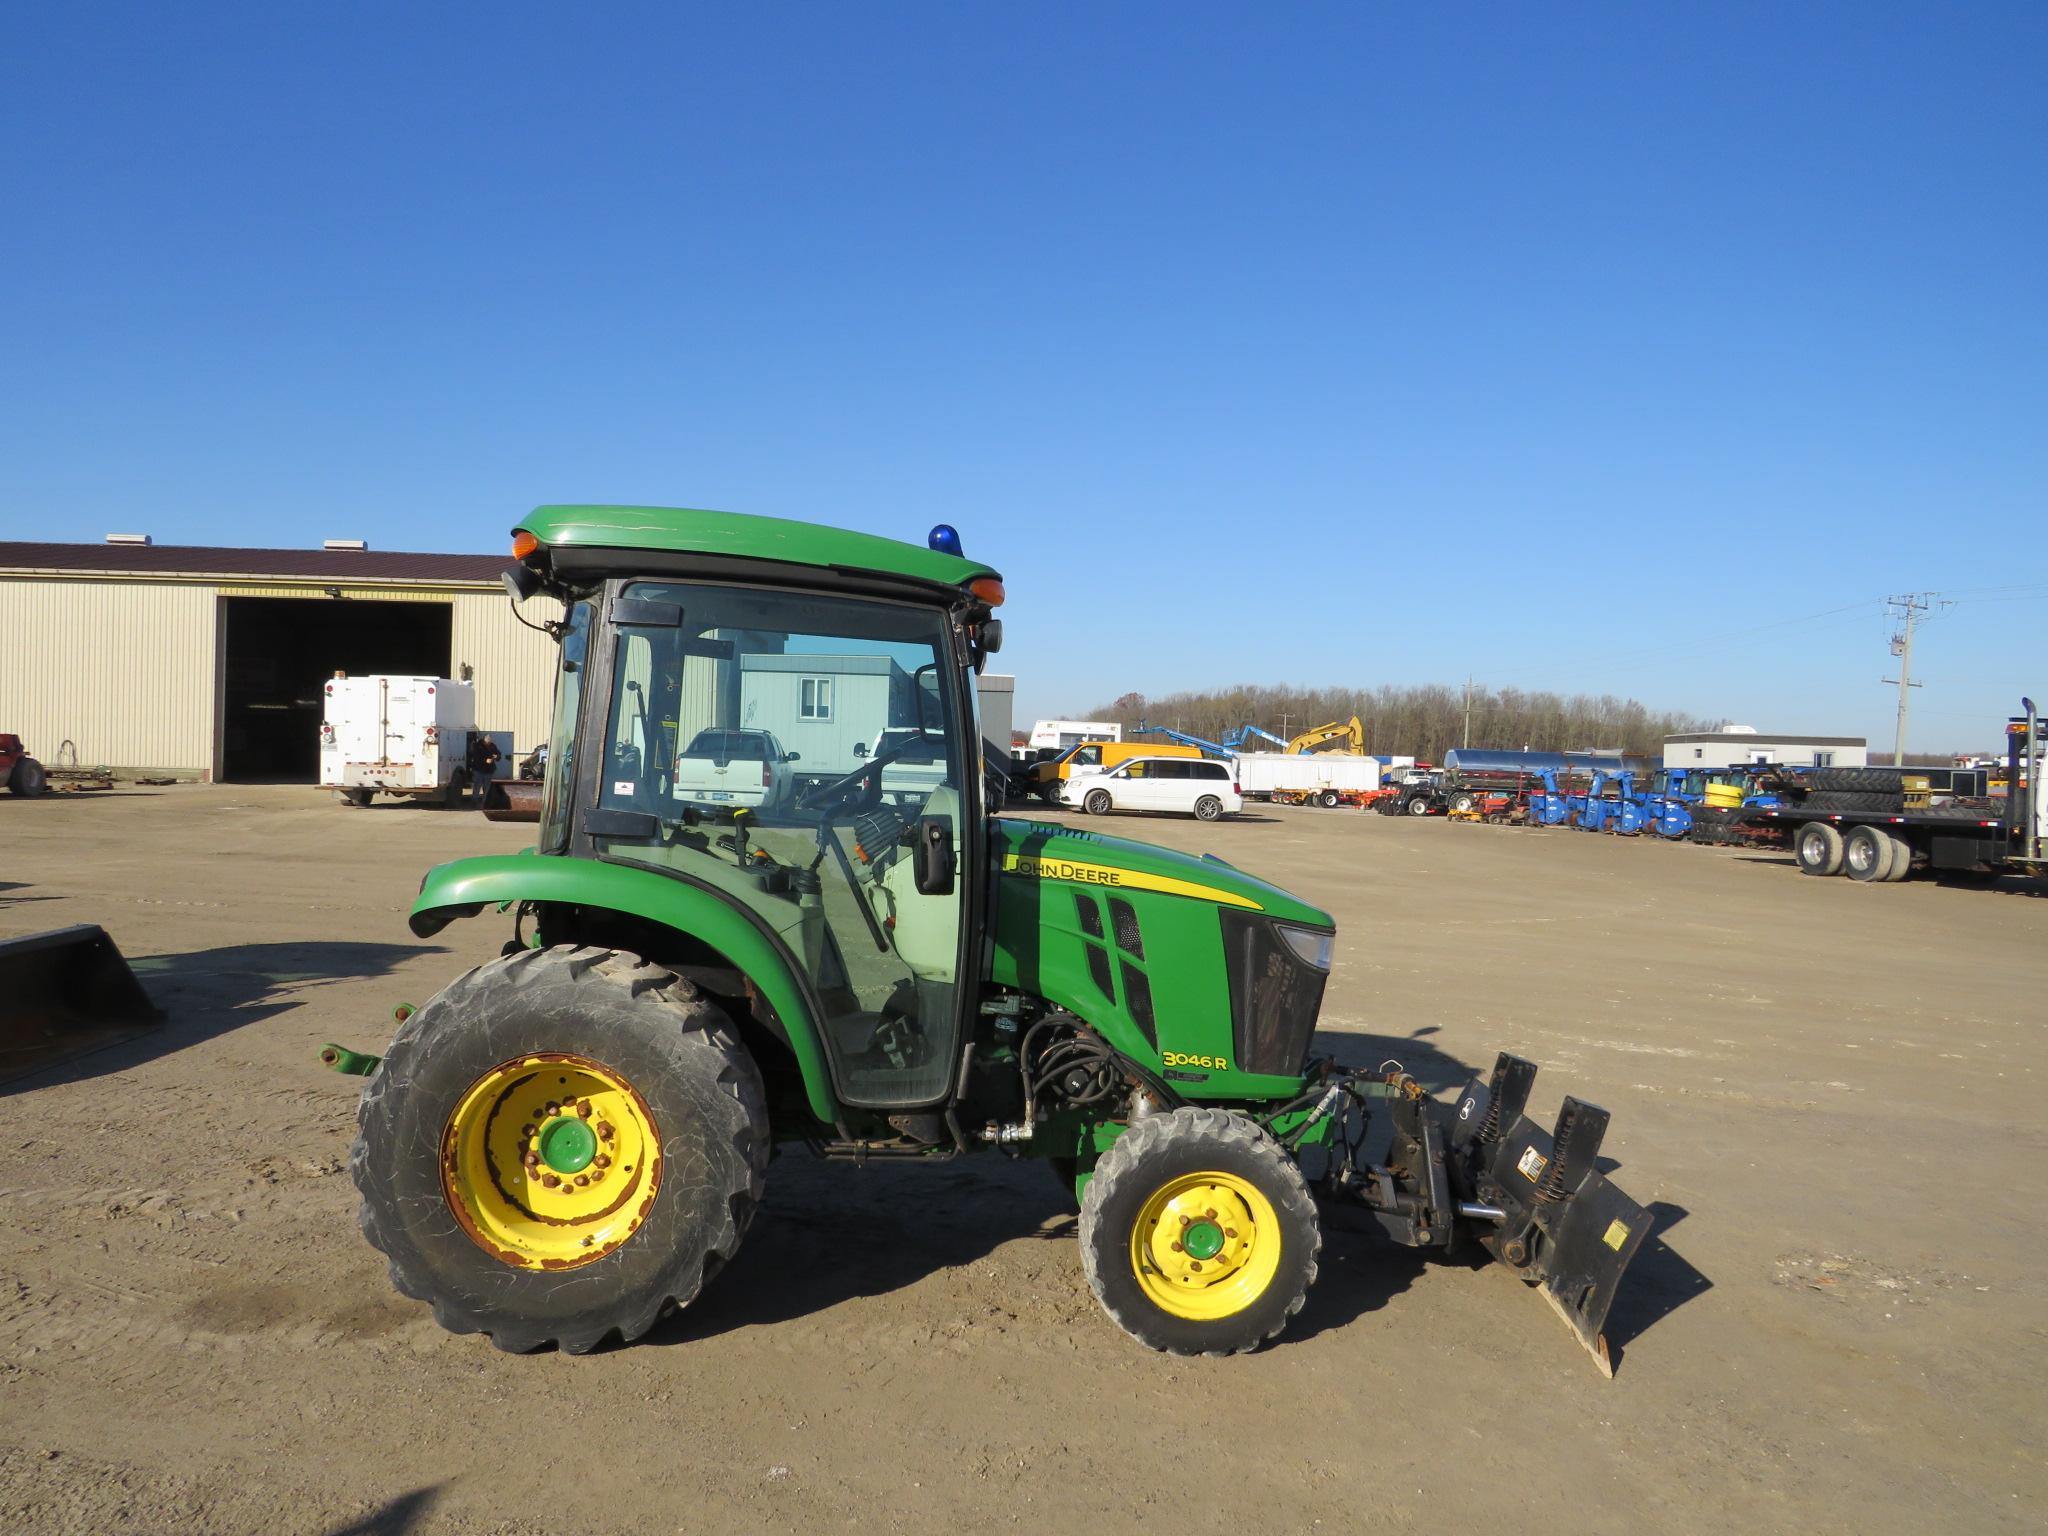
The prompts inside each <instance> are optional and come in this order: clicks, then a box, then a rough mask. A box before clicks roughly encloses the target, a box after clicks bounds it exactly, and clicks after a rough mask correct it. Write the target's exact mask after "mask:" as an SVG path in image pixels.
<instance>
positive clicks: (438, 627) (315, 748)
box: [220, 597, 455, 784]
mask: <svg viewBox="0 0 2048 1536" xmlns="http://www.w3.org/2000/svg"><path fill="white" fill-rule="evenodd" d="M221 607H222V610H223V611H222V646H223V652H224V656H225V666H224V668H223V697H222V701H221V753H220V759H221V777H222V778H223V779H228V780H243V781H247V780H252V779H283V780H294V779H296V780H301V781H303V782H305V783H308V784H310V783H313V782H315V781H316V780H317V779H318V777H319V773H320V713H321V704H322V700H323V697H324V695H323V693H322V691H321V684H323V683H325V682H326V681H327V679H328V678H330V677H332V676H333V675H334V674H335V673H336V672H347V673H350V674H360V673H367V672H388V673H392V674H394V675H399V676H408V677H446V676H447V675H448V667H449V661H450V643H451V635H452V631H453V628H454V622H455V609H454V606H453V605H452V604H450V603H435V602H420V603H406V602H400V603H389V602H375V601H366V600H360V599H356V598H339V599H337V598H331V597H326V598H322V597H313V598H298V597H226V598H222V599H221Z"/></svg>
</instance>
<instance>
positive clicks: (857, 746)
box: [853, 741, 868, 757]
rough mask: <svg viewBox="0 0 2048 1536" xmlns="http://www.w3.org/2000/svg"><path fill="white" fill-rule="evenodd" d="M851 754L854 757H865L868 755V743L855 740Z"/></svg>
mask: <svg viewBox="0 0 2048 1536" xmlns="http://www.w3.org/2000/svg"><path fill="white" fill-rule="evenodd" d="M853 755H854V756H855V757H866V756H867V755H868V744H867V743H866V742H864V741H856V742H855V743H854V744H853Z"/></svg>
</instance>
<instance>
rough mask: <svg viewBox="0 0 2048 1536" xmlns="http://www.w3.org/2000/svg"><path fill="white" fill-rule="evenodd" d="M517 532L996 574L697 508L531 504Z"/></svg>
mask: <svg viewBox="0 0 2048 1536" xmlns="http://www.w3.org/2000/svg"><path fill="white" fill-rule="evenodd" d="M521 530H524V531H525V532H527V533H530V534H532V535H533V536H534V537H535V538H537V539H539V540H540V541H541V543H542V544H543V545H546V546H548V547H550V548H560V547H573V548H579V549H649V550H663V551H680V552H683V553H686V554H700V555H722V556H725V557H728V558H732V559H741V560H777V561H781V562H783V563H785V564H789V565H808V566H824V567H830V568H834V569H839V570H848V571H875V572H880V573H882V574H885V575H889V576H904V577H908V578H910V579H911V580H913V581H928V582H935V583H937V584H938V585H940V586H947V587H961V586H965V585H966V584H967V583H968V582H970V581H973V580H974V579H975V578H976V577H978V576H997V575H998V573H997V572H996V571H995V570H994V569H993V568H992V567H990V566H987V565H983V564H982V563H981V562H980V561H978V560H963V559H961V558H960V557H958V556H957V555H948V554H942V553H941V552H940V551H938V550H935V549H926V548H923V547H922V546H920V545H916V544H906V543H904V542H903V541H902V540H900V539H885V538H882V537H881V536H880V535H878V534H872V533H854V532H852V531H851V530H850V529H846V528H826V527H822V526H820V525H819V524H817V523H799V522H794V521H792V520H790V519H789V518H784V517H754V516H752V515H750V514H748V513H745V512H709V511H705V510H702V509H700V508H695V507H535V508H534V509H533V511H531V512H529V513H528V514H527V515H526V516H525V517H523V518H521V519H520V520H519V521H518V523H516V524H515V525H514V527H513V530H512V531H513V532H515V533H517V532H520V531H521Z"/></svg>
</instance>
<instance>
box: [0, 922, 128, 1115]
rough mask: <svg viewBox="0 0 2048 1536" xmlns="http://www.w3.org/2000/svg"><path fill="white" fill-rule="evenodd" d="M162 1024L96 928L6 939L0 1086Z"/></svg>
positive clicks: (1, 965) (1, 962)
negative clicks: (159, 1023)
mask: <svg viewBox="0 0 2048 1536" xmlns="http://www.w3.org/2000/svg"><path fill="white" fill-rule="evenodd" d="M160 1019H161V1015H160V1014H159V1013H158V1012H157V1010H156V1007H155V1005H154V1004H152V1003H151V1002H150V1000H149V994H148V993H146V992H144V991H143V990H142V983H141V982H139V981H137V980H136V979H135V973H134V972H133V971H131V970H129V969H128V962H127V961H126V960H124V959H122V958H121V951H120V950H119V949H118V948H116V947H115V945H114V941H113V940H112V939H110V938H108V937H107V932H106V930H105V929H104V928H101V927H100V926H99V925H98V924H96V923H80V924H78V925H77V926H75V927H71V928H53V929H52V930H50V932H48V933H30V934H24V935H22V936H21V937H20V938H14V939H0V1083H4V1082H10V1081H12V1080H13V1079H15V1078H17V1077H24V1076H26V1075H27V1074H29V1073H31V1072H37V1071H40V1070H42V1069H43V1068H44V1067H48V1066H51V1065H53V1064H55V1063H57V1062H60V1061H63V1060H65V1059H67V1058H69V1057H72V1056H79V1055H83V1054H84V1053H85V1052H87V1051H96V1050H99V1049H100V1048H101V1047H102V1046H108V1045H113V1044H115V1043H116V1042H118V1041H121V1040H126V1039H128V1038H129V1037H130V1036H132V1035H136V1034H140V1033H141V1032H142V1031H143V1030H145V1029H148V1028H150V1027H152V1026H153V1025H155V1024H157V1023H158V1022H159V1021H160Z"/></svg>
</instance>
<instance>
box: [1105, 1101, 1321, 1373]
mask: <svg viewBox="0 0 2048 1536" xmlns="http://www.w3.org/2000/svg"><path fill="white" fill-rule="evenodd" d="M1176 1191H1178V1192H1179V1193H1176ZM1211 1213H1213V1214H1211ZM1176 1222H1178V1223H1179V1224H1178V1226H1176V1225H1175V1223H1176ZM1197 1232H1199V1233H1200V1234H1201V1237H1202V1243H1201V1246H1200V1247H1198V1246H1197V1240H1196V1237H1195V1236H1194V1235H1193V1234H1195V1233H1197ZM1183 1236H1184V1237H1185V1245H1184V1246H1183V1244H1182V1243H1181V1241H1180V1239H1181V1238H1182V1237H1183ZM1080 1237H1081V1268H1082V1271H1083V1272H1084V1273H1085V1274H1086V1275H1087V1277H1088V1288H1089V1289H1090V1290H1091V1291H1093V1292H1094V1293H1095V1299H1096V1300H1097V1301H1099V1302H1101V1303H1102V1309H1103V1310H1104V1311H1105V1312H1107V1313H1108V1314H1109V1315H1110V1318H1111V1319H1112V1320H1113V1321H1114V1322H1115V1323H1116V1325H1117V1326H1118V1327H1120V1328H1122V1329H1123V1330H1124V1332H1125V1333H1128V1334H1129V1335H1130V1336H1131V1337H1132V1338H1134V1339H1136V1340H1137V1341H1138V1342H1139V1343H1140V1344H1143V1345H1144V1346H1145V1347H1146V1348H1147V1349H1157V1350H1164V1351H1166V1352H1167V1353H1168V1354H1175V1355H1234V1354H1238V1353H1241V1352H1242V1351H1244V1350H1249V1349H1256V1348H1258V1347H1259V1345H1261V1344H1263V1343H1264V1342H1265V1341H1266V1340H1268V1339H1270V1338H1272V1337H1274V1336H1275V1335H1277V1334H1278V1333H1279V1332H1280V1331H1281V1329H1283V1328H1285V1327H1286V1326H1287V1320H1288V1319H1289V1318H1290V1317H1292V1316H1294V1314H1295V1313H1297V1312H1299V1311H1300V1310H1301V1305H1302V1302H1303V1300H1304V1299H1306V1297H1307V1295H1308V1288H1309V1285H1310V1283H1311V1282H1312V1281H1314V1279H1315V1277H1316V1260H1317V1257H1318V1255H1320V1253H1321V1252H1322V1246H1323V1238H1322V1228H1321V1225H1320V1223H1319V1221H1318V1219H1317V1215H1316V1206H1315V1201H1314V1200H1313V1199H1312V1198H1311V1197H1310V1195H1309V1189H1308V1182H1307V1180H1305V1179H1304V1178H1303V1177H1302V1174H1301V1169H1300V1168H1299V1167H1298V1166H1296V1164H1295V1162H1294V1160H1293V1159H1292V1158H1291V1157H1289V1156H1288V1155H1287V1154H1286V1153H1285V1152H1284V1151H1282V1150H1281V1148H1280V1144H1279V1143H1278V1142H1276V1141H1274V1140H1273V1138H1272V1137H1271V1136H1268V1135H1267V1134H1266V1133H1265V1132H1264V1131H1262V1130H1260V1129H1259V1128H1258V1126H1256V1125H1254V1124H1253V1123H1252V1122H1251V1121H1250V1120H1248V1119H1246V1118H1245V1117H1244V1116H1242V1115H1237V1114H1232V1113H1231V1112H1230V1111H1228V1110H1222V1109H1205V1108H1197V1107H1192V1106H1190V1107H1186V1108H1182V1109H1176V1110H1174V1111H1173V1112H1172V1113H1170V1114H1164V1115H1153V1116H1151V1117H1150V1118H1148V1119H1145V1120H1141V1121H1139V1122H1138V1123H1137V1124H1136V1125H1134V1126H1132V1127H1131V1129H1130V1130H1128V1131H1126V1132H1125V1133H1124V1134H1123V1135H1122V1136H1120V1137H1118V1138H1117V1140H1116V1142H1115V1143H1114V1145H1112V1146H1111V1147H1110V1149H1109V1150H1108V1151H1107V1152H1105V1153H1104V1154H1103V1155H1102V1157H1101V1158H1100V1159H1099V1160H1098V1161H1097V1162H1096V1164H1095V1172H1094V1177H1093V1178H1091V1179H1090V1180H1089V1181H1088V1189H1087V1193H1086V1194H1085V1195H1084V1196H1083V1197H1082V1200H1081V1229H1080ZM1211 1242H1214V1243H1215V1244H1216V1245H1217V1246H1216V1247H1213V1248H1212V1247H1210V1246H1209V1244H1210V1243H1211ZM1169 1247H1171V1249H1172V1251H1171V1252H1169V1251H1168V1249H1169ZM1197 1255H1199V1257H1197ZM1141 1263H1142V1264H1143V1265H1144V1266H1145V1267H1144V1269H1143V1271H1142V1272H1141V1269H1140V1264H1141ZM1205 1264H1206V1265H1208V1266H1210V1267H1209V1268H1207V1269H1205V1268H1204V1265H1205ZM1189 1271H1200V1273H1198V1274H1197V1273H1189Z"/></svg>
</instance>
